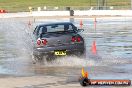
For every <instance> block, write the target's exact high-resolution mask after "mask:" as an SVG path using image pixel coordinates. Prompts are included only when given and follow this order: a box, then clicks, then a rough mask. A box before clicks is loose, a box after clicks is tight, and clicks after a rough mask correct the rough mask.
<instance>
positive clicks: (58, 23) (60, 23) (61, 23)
mask: <svg viewBox="0 0 132 88" xmlns="http://www.w3.org/2000/svg"><path fill="white" fill-rule="evenodd" d="M66 24H72V23H71V22H56V23H47V24H40V25H38V26H50V25H66Z"/></svg>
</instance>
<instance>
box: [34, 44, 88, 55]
mask: <svg viewBox="0 0 132 88" xmlns="http://www.w3.org/2000/svg"><path fill="white" fill-rule="evenodd" d="M55 50H66V52H67V54H68V55H69V54H74V53H76V52H81V53H84V51H85V46H84V44H83V43H80V44H70V45H65V46H56V47H46V46H45V47H36V48H34V50H33V54H34V55H37V56H40V55H49V54H53V55H54V51H55Z"/></svg>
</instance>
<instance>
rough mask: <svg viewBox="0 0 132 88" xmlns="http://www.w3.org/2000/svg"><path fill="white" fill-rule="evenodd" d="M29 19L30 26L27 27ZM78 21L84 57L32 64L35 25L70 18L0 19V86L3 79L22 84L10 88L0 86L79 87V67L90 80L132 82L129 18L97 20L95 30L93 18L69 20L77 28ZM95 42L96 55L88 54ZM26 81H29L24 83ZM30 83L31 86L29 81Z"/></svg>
mask: <svg viewBox="0 0 132 88" xmlns="http://www.w3.org/2000/svg"><path fill="white" fill-rule="evenodd" d="M29 20H30V22H31V26H28V23H29ZM80 20H82V21H83V28H84V30H85V31H84V32H83V33H82V34H81V35H82V36H83V37H84V39H85V42H86V58H78V57H75V56H70V57H63V58H58V59H56V60H55V61H52V62H44V64H42V63H38V64H32V59H31V54H32V42H31V41H32V31H33V28H34V27H35V25H36V24H39V23H50V22H54V21H55V22H57V21H59V22H60V21H69V19H50V20H49V19H35V20H34V19H24V18H22V19H17V18H10V19H1V20H0V83H1V82H2V81H3V80H5V83H8V80H14V81H18V82H20V83H22V84H23V85H21V84H16V86H12V85H11V84H10V82H9V85H10V86H5V85H4V84H3V87H5V88H45V87H51V88H52V87H58V88H59V87H64V86H65V87H68V88H69V87H71V88H74V87H75V88H78V87H81V86H80V85H79V83H78V78H79V76H80V74H81V68H82V67H85V70H88V71H89V76H90V78H94V79H113V78H114V79H130V80H132V58H131V57H132V25H131V22H132V19H130V18H126V17H125V18H122V19H117V18H113V19H105V18H104V19H101V18H97V19H96V20H97V24H96V30H95V29H94V22H93V21H94V18H87V19H80V18H79V19H74V20H73V19H71V21H73V23H74V24H75V25H76V26H78V27H80V25H79V23H80ZM94 40H95V41H96V45H97V55H93V54H92V53H91V46H92V43H93V41H94ZM117 75H118V76H117ZM5 78H6V79H5ZM50 79H51V80H50ZM25 80H28V81H27V82H24V81H25ZM32 80H33V83H32V82H30V81H32ZM37 80H38V81H37ZM56 80H57V81H56ZM59 80H60V81H59ZM40 81H41V82H40ZM46 81H47V82H46ZM37 82H38V83H37ZM28 83H29V84H28ZM14 85H15V84H14ZM20 85H21V86H20ZM1 86H2V85H1ZM104 88H106V87H104ZM110 88H111V87H110ZM112 88H113V87H112Z"/></svg>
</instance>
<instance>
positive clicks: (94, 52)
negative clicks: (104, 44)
mask: <svg viewBox="0 0 132 88" xmlns="http://www.w3.org/2000/svg"><path fill="white" fill-rule="evenodd" d="M92 53H93V54H97V49H96V42H95V41H93V44H92Z"/></svg>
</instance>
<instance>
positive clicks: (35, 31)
mask: <svg viewBox="0 0 132 88" xmlns="http://www.w3.org/2000/svg"><path fill="white" fill-rule="evenodd" d="M37 28H38V26H36V27H35V30H34V31H33V34H36V33H37Z"/></svg>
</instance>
